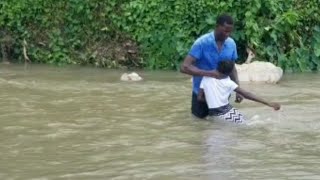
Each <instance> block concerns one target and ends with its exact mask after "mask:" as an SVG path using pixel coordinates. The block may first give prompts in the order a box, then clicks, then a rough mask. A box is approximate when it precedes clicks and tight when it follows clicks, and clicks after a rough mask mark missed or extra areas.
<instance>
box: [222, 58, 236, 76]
mask: <svg viewBox="0 0 320 180" xmlns="http://www.w3.org/2000/svg"><path fill="white" fill-rule="evenodd" d="M233 68H234V62H233V61H231V60H223V61H219V62H218V71H219V73H222V74H224V75H226V76H229V75H230V74H231V72H232V70H233Z"/></svg>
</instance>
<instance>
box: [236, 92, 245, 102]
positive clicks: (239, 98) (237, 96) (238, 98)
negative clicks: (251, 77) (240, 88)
mask: <svg viewBox="0 0 320 180" xmlns="http://www.w3.org/2000/svg"><path fill="white" fill-rule="evenodd" d="M242 100H243V97H242V96H241V95H240V94H239V93H236V100H235V102H236V103H241V102H242Z"/></svg>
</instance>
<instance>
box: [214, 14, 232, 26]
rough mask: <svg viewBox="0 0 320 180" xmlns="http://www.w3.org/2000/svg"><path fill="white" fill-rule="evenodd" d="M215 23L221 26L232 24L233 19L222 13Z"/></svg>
mask: <svg viewBox="0 0 320 180" xmlns="http://www.w3.org/2000/svg"><path fill="white" fill-rule="evenodd" d="M216 24H217V25H221V26H223V25H224V24H229V25H233V19H232V17H231V16H230V15H228V14H222V15H220V16H219V17H218V18H217V22H216Z"/></svg>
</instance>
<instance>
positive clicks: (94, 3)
mask: <svg viewBox="0 0 320 180" xmlns="http://www.w3.org/2000/svg"><path fill="white" fill-rule="evenodd" d="M224 12H227V13H229V14H231V15H232V16H233V17H234V19H235V22H236V24H235V30H234V33H233V35H232V36H233V37H234V39H235V40H236V42H237V45H238V51H239V54H240V57H241V60H242V61H244V59H245V57H246V54H245V48H246V46H249V47H251V48H253V49H254V50H255V51H256V53H257V55H258V57H259V60H264V61H270V62H272V63H274V64H276V65H278V66H281V67H282V68H284V69H285V70H290V71H291V70H292V71H311V70H313V71H315V70H318V69H319V68H320V6H319V0H309V1H303V0H270V1H265V0H241V1H234V0H226V1H218V0H198V1H194V0H174V1H173V0H130V1H129V0H81V1H79V0H1V1H0V44H1V51H0V54H1V57H2V59H3V57H6V58H8V59H9V60H11V61H12V60H15V61H19V62H23V61H24V53H23V47H24V46H23V40H25V41H26V42H27V46H25V49H26V50H27V55H28V56H29V58H30V60H31V61H32V62H34V63H49V64H56V65H64V64H82V65H86V64H93V65H96V66H99V67H109V68H117V67H121V66H128V67H143V68H150V69H176V68H177V67H178V66H179V63H180V62H181V61H182V59H183V58H184V56H185V55H186V53H187V52H188V50H189V48H190V47H191V45H192V43H193V41H194V40H195V39H196V38H197V37H199V36H200V35H202V34H204V33H206V32H209V31H210V30H212V29H213V28H214V24H215V18H216V17H217V16H218V15H219V14H221V13H224Z"/></svg>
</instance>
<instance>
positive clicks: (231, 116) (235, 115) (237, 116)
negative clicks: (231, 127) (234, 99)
mask: <svg viewBox="0 0 320 180" xmlns="http://www.w3.org/2000/svg"><path fill="white" fill-rule="evenodd" d="M214 118H218V119H221V120H224V121H228V122H234V123H237V124H238V123H244V122H245V118H244V117H243V115H242V114H241V113H240V112H239V111H238V109H236V108H231V109H230V110H229V111H228V112H227V113H225V114H222V115H218V116H214Z"/></svg>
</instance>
